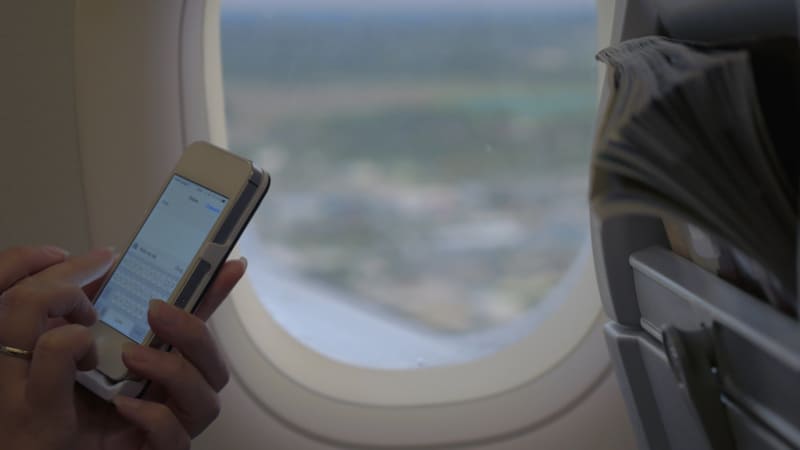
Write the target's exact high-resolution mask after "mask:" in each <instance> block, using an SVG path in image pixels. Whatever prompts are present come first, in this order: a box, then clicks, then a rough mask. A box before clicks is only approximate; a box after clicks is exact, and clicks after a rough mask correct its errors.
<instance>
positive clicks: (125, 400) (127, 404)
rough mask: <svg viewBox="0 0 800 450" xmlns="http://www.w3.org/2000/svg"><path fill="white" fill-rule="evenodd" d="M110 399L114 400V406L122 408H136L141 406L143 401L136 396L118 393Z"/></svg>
mask: <svg viewBox="0 0 800 450" xmlns="http://www.w3.org/2000/svg"><path fill="white" fill-rule="evenodd" d="M112 401H113V402H114V406H116V407H117V408H122V409H138V408H139V407H140V406H142V403H144V402H143V401H141V400H139V399H138V398H133V397H126V396H124V395H118V396H116V397H114V399H113V400H112Z"/></svg>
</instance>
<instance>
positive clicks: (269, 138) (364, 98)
mask: <svg viewBox="0 0 800 450" xmlns="http://www.w3.org/2000/svg"><path fill="white" fill-rule="evenodd" d="M221 21H222V22H221V30H222V58H223V71H224V83H225V101H226V114H227V122H228V133H229V145H230V148H231V149H233V150H234V151H237V152H239V153H241V154H242V155H244V156H246V157H249V158H251V159H253V160H255V161H256V162H257V163H258V164H260V165H261V166H263V167H265V168H267V169H268V170H269V171H270V172H271V173H272V175H273V184H272V188H271V192H270V194H269V195H268V196H267V198H266V200H265V201H264V204H263V205H262V207H261V209H260V212H259V215H258V217H257V218H256V221H255V222H254V225H253V226H251V229H250V231H249V232H248V235H247V236H245V238H243V240H242V245H241V251H242V253H243V254H245V255H246V256H247V257H248V259H249V260H250V271H249V274H250V277H251V280H252V282H253V284H254V286H255V288H256V290H257V292H258V293H259V297H260V299H261V301H262V303H263V304H264V306H265V307H266V308H267V309H268V310H269V311H270V313H271V314H272V315H273V316H274V317H275V319H276V320H277V321H278V322H279V323H281V324H282V325H284V327H285V328H286V329H287V330H288V331H289V332H290V333H291V334H292V335H293V336H294V337H296V338H297V339H299V340H300V341H301V342H304V343H305V344H307V345H308V346H310V347H311V348H314V349H316V350H317V351H320V352H322V353H323V354H326V355H329V356H331V357H333V358H336V359H339V360H344V361H346V362H348V363H352V364H356V365H365V366H373V367H374V366H377V367H386V368H413V367H422V366H431V365H442V364H452V363H458V362H461V361H464V360H469V359H474V358H478V357H481V356H483V355H486V354H488V353H491V352H494V351H496V350H498V349H500V348H502V347H503V346H505V345H507V344H509V343H511V342H512V341H514V340H516V339H518V338H519V337H521V335H522V334H524V333H526V332H529V331H530V327H531V326H535V324H536V322H537V321H539V320H542V318H544V317H546V315H547V312H548V310H549V309H551V308H550V306H548V305H550V304H551V303H552V302H557V301H558V296H557V295H556V293H557V292H558V290H559V286H560V285H562V284H564V283H568V282H569V281H570V279H571V278H570V276H569V273H570V268H571V267H572V266H573V264H574V262H575V261H576V258H577V257H578V255H579V254H581V249H582V248H584V247H585V246H586V242H587V237H588V236H587V235H588V208H587V205H586V191H587V183H588V165H589V158H590V150H589V149H590V147H591V139H592V132H593V124H592V120H593V117H594V114H595V107H596V106H595V105H596V66H595V65H594V59H593V55H594V52H595V47H596V38H595V11H594V5H593V2H592V1H591V0H569V1H567V0H493V1H491V2H487V1H479V0H425V1H423V0H383V1H378V0H328V1H325V0H302V1H301V0H268V1H260V2H259V1H255V0H253V1H248V0H226V1H225V2H223V4H222V15H221ZM353 336H357V337H358V339H355V338H353ZM365 341H367V342H365ZM370 346H371V347H370ZM392 346H394V347H392Z"/></svg>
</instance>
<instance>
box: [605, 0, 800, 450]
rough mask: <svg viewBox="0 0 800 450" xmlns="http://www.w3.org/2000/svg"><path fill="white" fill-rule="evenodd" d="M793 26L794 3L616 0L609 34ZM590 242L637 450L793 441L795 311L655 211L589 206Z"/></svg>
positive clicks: (682, 34) (748, 32)
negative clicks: (751, 289)
mask: <svg viewBox="0 0 800 450" xmlns="http://www.w3.org/2000/svg"><path fill="white" fill-rule="evenodd" d="M797 27H798V12H797V6H796V4H795V2H794V1H793V0H765V1H746V0H725V1H717V0H703V1H698V0H640V1H633V0H631V1H621V2H618V3H617V5H616V10H615V19H614V37H613V39H614V41H615V42H621V41H625V40H628V39H632V38H636V37H640V36H646V35H654V34H657V35H665V36H669V37H673V38H680V39H690V40H702V41H720V40H727V41H735V40H744V39H750V38H754V37H757V36H760V35H766V34H769V35H775V34H784V35H793V36H797V34H798V28H797ZM601 110H602V108H601ZM592 241H593V247H594V255H595V265H596V269H597V271H598V283H599V285H600V292H601V296H602V299H603V303H604V309H605V311H606V313H607V314H608V316H609V317H610V319H611V321H610V322H609V323H608V324H607V325H606V329H605V335H606V341H607V344H608V347H609V351H610V353H611V357H612V361H613V364H614V367H615V371H616V373H617V376H618V380H619V383H620V386H621V388H622V390H623V396H624V397H625V400H626V404H627V407H628V411H629V415H630V418H631V420H632V422H633V425H634V428H635V429H636V433H637V440H638V442H639V446H640V448H643V449H693V450H703V449H714V450H720V449H732V448H737V449H785V448H798V447H800V413H798V411H800V408H798V405H800V394H798V393H797V392H798V391H797V389H796V388H795V386H796V380H797V379H798V375H800V328H798V327H797V323H796V321H795V320H793V319H791V318H789V317H787V316H784V315H783V314H781V313H780V312H778V311H777V310H775V309H773V308H772V307H770V306H768V305H766V304H764V303H761V302H759V301H757V300H756V299H754V298H752V297H751V296H749V295H748V294H746V293H745V292H743V291H741V290H739V289H738V288H736V287H734V286H732V285H730V284H728V283H726V282H724V281H722V280H721V279H719V278H717V277H716V276H714V275H712V274H710V273H708V272H706V271H704V270H702V269H700V268H699V267H697V266H695V265H694V264H693V263H691V262H689V261H687V260H685V259H682V258H680V257H678V256H677V255H675V254H673V253H672V252H670V251H669V250H667V249H668V248H669V246H668V243H667V238H666V233H665V231H664V227H663V224H662V222H661V221H660V220H659V219H656V218H652V217H645V216H626V217H615V218H612V219H605V220H604V219H600V218H599V216H597V215H595V214H592Z"/></svg>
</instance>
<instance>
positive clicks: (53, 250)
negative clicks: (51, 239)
mask: <svg viewBox="0 0 800 450" xmlns="http://www.w3.org/2000/svg"><path fill="white" fill-rule="evenodd" d="M44 251H45V252H47V253H50V254H51V255H55V256H60V257H62V258H66V257H68V256H69V252H68V251H66V250H64V249H63V248H61V247H58V246H55V245H46V246H45V247H44Z"/></svg>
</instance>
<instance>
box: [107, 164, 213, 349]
mask: <svg viewBox="0 0 800 450" xmlns="http://www.w3.org/2000/svg"><path fill="white" fill-rule="evenodd" d="M227 201H228V199H227V198H225V197H223V196H222V195H220V194H217V193H216V192H213V191H211V190H209V189H207V188H205V187H203V186H200V185H199V184H196V183H193V182H191V181H189V180H187V179H186V178H183V177H180V176H178V175H175V176H173V177H172V179H171V180H170V182H169V184H167V187H166V188H165V189H164V192H163V193H162V194H161V197H160V198H159V199H158V203H156V205H155V207H154V208H153V210H152V211H151V212H150V215H149V216H148V217H147V220H145V222H144V225H142V228H141V229H140V230H139V233H138V234H137V235H136V238H134V240H133V242H132V243H131V245H130V247H128V249H127V251H126V252H125V254H124V255H123V256H122V259H121V260H120V263H119V265H117V267H116V269H115V270H114V273H112V274H111V278H110V279H109V280H108V282H107V283H106V285H105V287H104V288H103V291H102V292H101V293H100V295H99V296H98V298H97V302H95V308H96V309H97V312H98V316H99V318H100V320H101V321H102V322H104V323H105V324H107V325H109V326H110V327H112V328H114V329H115V330H117V331H119V332H120V333H122V334H124V335H125V336H127V337H129V338H130V339H132V340H133V341H135V342H137V343H139V344H141V343H142V342H143V341H144V339H145V337H146V336H147V333H148V332H149V331H150V326H149V325H148V324H147V308H148V305H149V302H150V300H152V299H161V300H167V299H168V298H169V297H170V295H171V294H172V291H174V290H175V287H176V286H177V285H178V281H180V279H181V277H182V276H183V274H184V273H186V270H187V269H188V265H189V264H190V263H191V262H192V259H193V258H194V256H195V254H196V253H197V251H198V249H199V247H200V245H202V244H203V242H204V241H205V240H206V236H208V233H209V232H210V231H211V228H213V226H214V223H215V222H216V221H217V219H218V218H219V215H220V213H221V212H222V210H223V209H224V207H225V203H226V202H227Z"/></svg>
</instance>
